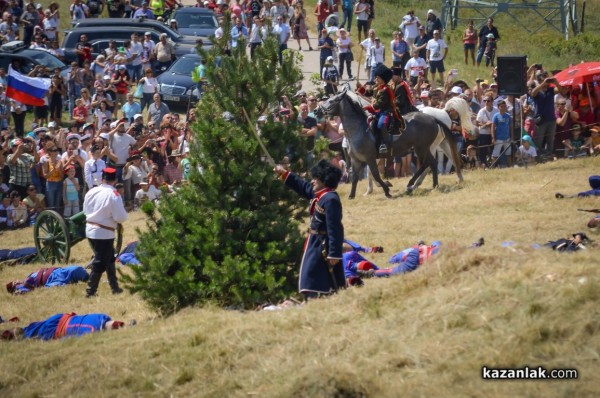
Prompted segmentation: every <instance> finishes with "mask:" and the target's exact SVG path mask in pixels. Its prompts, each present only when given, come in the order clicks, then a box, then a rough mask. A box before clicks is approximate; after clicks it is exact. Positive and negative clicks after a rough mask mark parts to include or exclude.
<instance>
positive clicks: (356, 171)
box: [348, 159, 365, 199]
mask: <svg viewBox="0 0 600 398" xmlns="http://www.w3.org/2000/svg"><path fill="white" fill-rule="evenodd" d="M364 167H365V164H364V163H363V162H359V161H358V160H356V159H352V174H351V175H350V180H351V181H352V187H351V188H350V195H348V199H354V196H356V185H357V184H358V177H359V176H360V173H362V171H363V169H364Z"/></svg>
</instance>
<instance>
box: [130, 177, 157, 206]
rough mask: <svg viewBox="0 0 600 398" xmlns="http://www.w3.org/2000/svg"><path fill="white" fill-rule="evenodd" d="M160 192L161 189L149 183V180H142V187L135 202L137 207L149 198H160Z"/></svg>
mask: <svg viewBox="0 0 600 398" xmlns="http://www.w3.org/2000/svg"><path fill="white" fill-rule="evenodd" d="M160 194H161V192H160V189H158V188H156V187H155V186H154V185H150V184H148V181H147V180H142V182H140V189H139V190H138V191H137V192H136V193H135V200H134V204H135V206H136V207H139V206H141V205H142V204H143V203H144V202H145V201H147V200H149V201H155V200H157V199H158V198H160Z"/></svg>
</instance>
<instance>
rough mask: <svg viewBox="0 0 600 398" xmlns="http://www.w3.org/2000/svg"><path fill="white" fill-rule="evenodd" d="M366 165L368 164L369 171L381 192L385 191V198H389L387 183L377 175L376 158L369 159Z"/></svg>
mask: <svg viewBox="0 0 600 398" xmlns="http://www.w3.org/2000/svg"><path fill="white" fill-rule="evenodd" d="M367 165H368V166H369V171H370V172H371V175H372V176H373V178H374V179H375V181H376V182H377V183H379V185H381V188H382V189H383V192H385V196H386V197H387V198H391V197H392V195H390V187H388V185H387V184H386V183H385V182H384V181H383V180H382V179H381V175H379V170H378V169H377V159H370V160H369V162H368V163H367Z"/></svg>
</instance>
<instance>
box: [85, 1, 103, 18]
mask: <svg viewBox="0 0 600 398" xmlns="http://www.w3.org/2000/svg"><path fill="white" fill-rule="evenodd" d="M87 6H88V9H89V10H90V14H91V15H96V14H98V11H99V10H100V5H99V4H98V2H97V1H96V0H89V1H88V2H87Z"/></svg>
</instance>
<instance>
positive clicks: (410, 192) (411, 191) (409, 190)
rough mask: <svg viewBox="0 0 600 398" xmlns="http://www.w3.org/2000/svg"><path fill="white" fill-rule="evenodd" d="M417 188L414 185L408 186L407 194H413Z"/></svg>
mask: <svg viewBox="0 0 600 398" xmlns="http://www.w3.org/2000/svg"><path fill="white" fill-rule="evenodd" d="M414 190H415V188H413V187H406V194H407V195H412V193H413V191H414Z"/></svg>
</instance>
